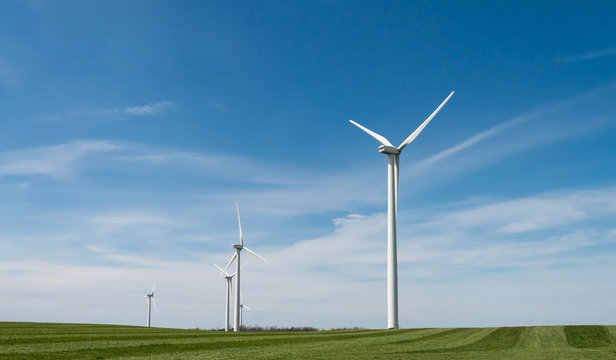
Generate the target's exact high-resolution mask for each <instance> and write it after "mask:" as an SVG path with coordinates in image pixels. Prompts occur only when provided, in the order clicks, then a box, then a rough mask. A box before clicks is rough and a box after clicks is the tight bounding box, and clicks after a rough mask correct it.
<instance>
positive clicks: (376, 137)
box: [349, 120, 393, 146]
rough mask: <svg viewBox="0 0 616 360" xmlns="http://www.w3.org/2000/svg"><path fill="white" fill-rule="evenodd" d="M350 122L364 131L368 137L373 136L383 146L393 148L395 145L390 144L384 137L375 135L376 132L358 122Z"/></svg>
mask: <svg viewBox="0 0 616 360" xmlns="http://www.w3.org/2000/svg"><path fill="white" fill-rule="evenodd" d="M349 121H350V122H351V124H353V125H355V126H357V127H358V128H360V129H362V130H363V131H365V132H366V133H367V134H368V135H370V136H372V137H373V138H375V139H376V140H377V141H378V142H380V143H381V144H383V145H386V146H393V145H392V144H391V143H390V142H389V140H387V139H386V138H385V137H384V136H382V135H379V134H377V133H375V132H374V131H372V130H370V129H368V128H367V127H364V126H361V125H359V124H358V123H356V122H355V121H353V120H349Z"/></svg>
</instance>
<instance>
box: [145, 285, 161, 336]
mask: <svg viewBox="0 0 616 360" xmlns="http://www.w3.org/2000/svg"><path fill="white" fill-rule="evenodd" d="M155 285H156V282H154V283H153V284H152V292H151V293H149V294H145V295H144V296H143V297H144V298H145V297H147V298H148V327H150V325H151V324H152V304H154V310H156V313H157V314H158V308H156V301H154V286H155Z"/></svg>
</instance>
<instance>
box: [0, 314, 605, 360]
mask: <svg viewBox="0 0 616 360" xmlns="http://www.w3.org/2000/svg"><path fill="white" fill-rule="evenodd" d="M0 359H16V360H18V359H155V360H156V359H159V360H166V359H294V360H299V359H419V360H423V359H480V360H483V359H486V360H488V359H559V360H560V359H572V360H573V359H616V326H535V327H500V328H455V329H404V330H352V331H317V332H302V333H297V332H293V333H291V332H275V333H272V332H268V333H265V332H244V333H237V334H236V333H223V332H210V331H195V330H178V329H163V328H144V327H132V326H112V325H83V324H47V323H9V322H6V323H0Z"/></svg>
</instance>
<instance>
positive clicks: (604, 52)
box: [556, 48, 616, 63]
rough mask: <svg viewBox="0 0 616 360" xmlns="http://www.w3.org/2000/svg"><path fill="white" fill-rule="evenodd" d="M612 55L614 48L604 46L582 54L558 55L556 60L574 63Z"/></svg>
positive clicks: (615, 50)
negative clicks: (604, 47)
mask: <svg viewBox="0 0 616 360" xmlns="http://www.w3.org/2000/svg"><path fill="white" fill-rule="evenodd" d="M613 55H616V48H606V49H601V50H596V51H591V52H587V53H582V54H573V55H567V56H562V57H558V58H556V60H557V61H560V62H565V63H576V62H582V61H587V60H593V59H597V58H601V57H607V56H613Z"/></svg>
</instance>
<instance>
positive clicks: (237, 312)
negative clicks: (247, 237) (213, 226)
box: [225, 201, 269, 331]
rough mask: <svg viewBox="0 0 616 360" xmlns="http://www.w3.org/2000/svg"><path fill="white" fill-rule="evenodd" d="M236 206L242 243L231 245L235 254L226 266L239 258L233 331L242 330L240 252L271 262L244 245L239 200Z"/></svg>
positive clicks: (236, 267)
mask: <svg viewBox="0 0 616 360" xmlns="http://www.w3.org/2000/svg"><path fill="white" fill-rule="evenodd" d="M235 208H236V209H237V224H238V226H239V231H240V243H239V244H233V245H231V247H232V248H234V249H235V254H233V256H232V257H231V260H229V263H228V264H227V266H225V271H226V270H227V268H228V267H229V266H231V263H233V260H237V261H236V262H235V309H234V313H233V331H240V270H241V266H240V252H241V251H242V250H246V252H248V253H249V254H250V255H253V256H256V257H258V258H259V259H261V260H263V261H265V262H266V263H269V261H267V260H266V259H265V258H264V257H263V256H261V255H259V254H257V253H256V252H254V251H252V250H250V249H249V248H247V247H245V246H244V236H243V235H242V222H241V220H240V207H239V205H238V204H237V201H236V202H235Z"/></svg>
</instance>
